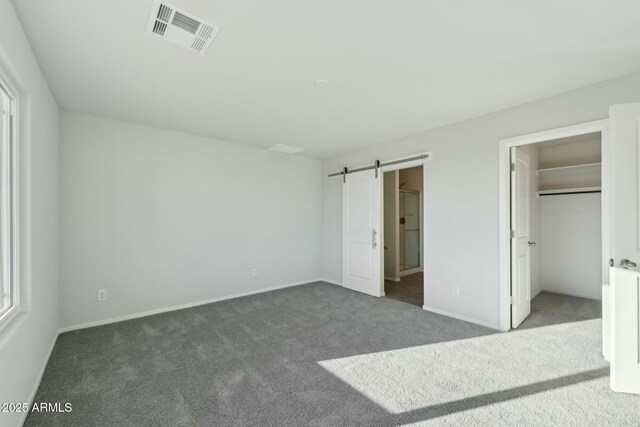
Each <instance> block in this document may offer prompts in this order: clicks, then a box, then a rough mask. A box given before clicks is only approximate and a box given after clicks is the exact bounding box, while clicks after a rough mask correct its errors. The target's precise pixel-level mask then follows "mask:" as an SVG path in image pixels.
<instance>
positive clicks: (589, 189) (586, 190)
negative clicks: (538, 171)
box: [538, 187, 602, 196]
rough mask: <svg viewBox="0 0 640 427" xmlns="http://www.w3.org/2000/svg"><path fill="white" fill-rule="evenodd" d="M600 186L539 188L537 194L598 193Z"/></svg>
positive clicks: (600, 189)
mask: <svg viewBox="0 0 640 427" xmlns="http://www.w3.org/2000/svg"><path fill="white" fill-rule="evenodd" d="M601 191H602V187H578V188H556V189H553V190H540V191H538V196H561V195H565V194H582V193H600V192H601Z"/></svg>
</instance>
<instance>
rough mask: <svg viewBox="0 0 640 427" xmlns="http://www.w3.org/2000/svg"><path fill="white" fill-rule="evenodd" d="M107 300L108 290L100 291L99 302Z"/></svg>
mask: <svg viewBox="0 0 640 427" xmlns="http://www.w3.org/2000/svg"><path fill="white" fill-rule="evenodd" d="M106 300H107V290H106V289H98V302H102V301H106Z"/></svg>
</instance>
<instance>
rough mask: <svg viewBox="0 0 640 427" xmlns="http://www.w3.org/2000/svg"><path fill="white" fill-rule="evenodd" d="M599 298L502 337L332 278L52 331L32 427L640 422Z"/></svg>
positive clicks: (553, 303)
mask: <svg viewBox="0 0 640 427" xmlns="http://www.w3.org/2000/svg"><path fill="white" fill-rule="evenodd" d="M599 317H600V311H599V303H598V302H594V301H590V300H583V299H580V298H571V297H563V296H558V295H554V294H545V293H543V294H541V295H540V296H538V297H537V298H536V299H535V300H534V303H533V313H532V315H531V316H530V318H529V319H528V320H527V321H526V322H525V324H524V325H523V327H522V328H521V329H519V330H517V331H513V332H509V333H497V332H495V331H492V330H489V329H486V328H483V327H480V326H476V325H473V324H470V323H465V322H462V321H458V320H454V319H451V318H447V317H444V316H439V315H436V314H432V313H429V312H426V311H424V310H422V309H420V308H418V307H415V306H412V305H409V304H406V303H403V302H400V301H395V300H392V299H388V298H374V297H369V296H366V295H363V294H358V293H356V292H352V291H349V290H345V289H343V288H340V287H338V286H334V285H329V284H326V283H313V284H309V285H304V286H298V287H293V288H288V289H284V290H279V291H274V292H269V293H264V294H259V295H254V296H249V297H244V298H239V299H235V300H229V301H224V302H219V303H215V304H209V305H206V306H200V307H196V308H191V309H186V310H181V311H176V312H171V313H165V314H160V315H156V316H152V317H146V318H142V319H137V320H131V321H127V322H121V323H117V324H112V325H106V326H100V327H96V328H91V329H85V330H80V331H74V332H70V333H66V334H62V335H60V338H59V340H58V342H57V343H56V346H55V349H54V352H53V355H52V357H51V360H50V362H49V365H48V366H47V369H46V372H45V375H44V378H43V381H42V384H41V385H40V388H39V390H38V393H37V396H36V401H37V402H41V401H49V402H70V403H72V405H73V412H71V413H66V414H39V413H32V414H30V415H29V417H28V419H27V422H26V425H27V426H40V425H46V426H57V425H60V426H62V425H64V426H152V425H153V426H205V425H206V426H209V425H216V426H226V425H230V426H231V425H233V426H272V425H273V426H301V425H314V426H315V425H318V426H320V425H323V426H335V425H401V424H414V423H415V424H416V425H443V424H452V425H453V424H455V425H491V426H495V425H514V424H518V425H579V426H586V425H594V426H596V425H598V426H602V425H616V426H620V425H636V426H637V425H638V424H639V423H640V415H639V414H640V396H632V395H622V394H615V393H613V392H611V391H610V390H609V378H608V364H607V363H606V362H605V361H604V360H603V358H602V357H601V355H600V333H601V321H600V319H599Z"/></svg>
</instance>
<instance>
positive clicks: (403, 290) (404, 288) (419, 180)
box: [383, 166, 424, 307]
mask: <svg viewBox="0 0 640 427" xmlns="http://www.w3.org/2000/svg"><path fill="white" fill-rule="evenodd" d="M383 182H384V191H383V205H384V293H385V296H386V297H388V298H392V299H396V300H399V301H403V302H406V303H409V304H414V305H417V306H419V307H422V306H423V304H424V274H423V268H424V266H423V259H424V257H423V252H424V243H423V240H424V231H423V230H424V215H423V212H422V211H423V208H422V207H423V191H424V170H423V166H417V167H411V168H405V169H399V170H392V171H389V172H385V173H384V179H383Z"/></svg>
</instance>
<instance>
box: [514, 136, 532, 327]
mask: <svg viewBox="0 0 640 427" xmlns="http://www.w3.org/2000/svg"><path fill="white" fill-rule="evenodd" d="M511 165H512V166H511V327H512V328H517V327H518V326H520V324H521V323H522V322H523V321H524V319H526V318H527V316H528V315H529V314H530V313H531V256H530V249H529V246H530V245H531V242H530V240H531V220H530V216H531V215H530V206H529V204H530V200H531V194H530V192H531V185H530V183H529V156H528V155H527V154H526V153H525V152H524V151H522V150H520V149H519V148H517V147H513V148H511Z"/></svg>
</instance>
